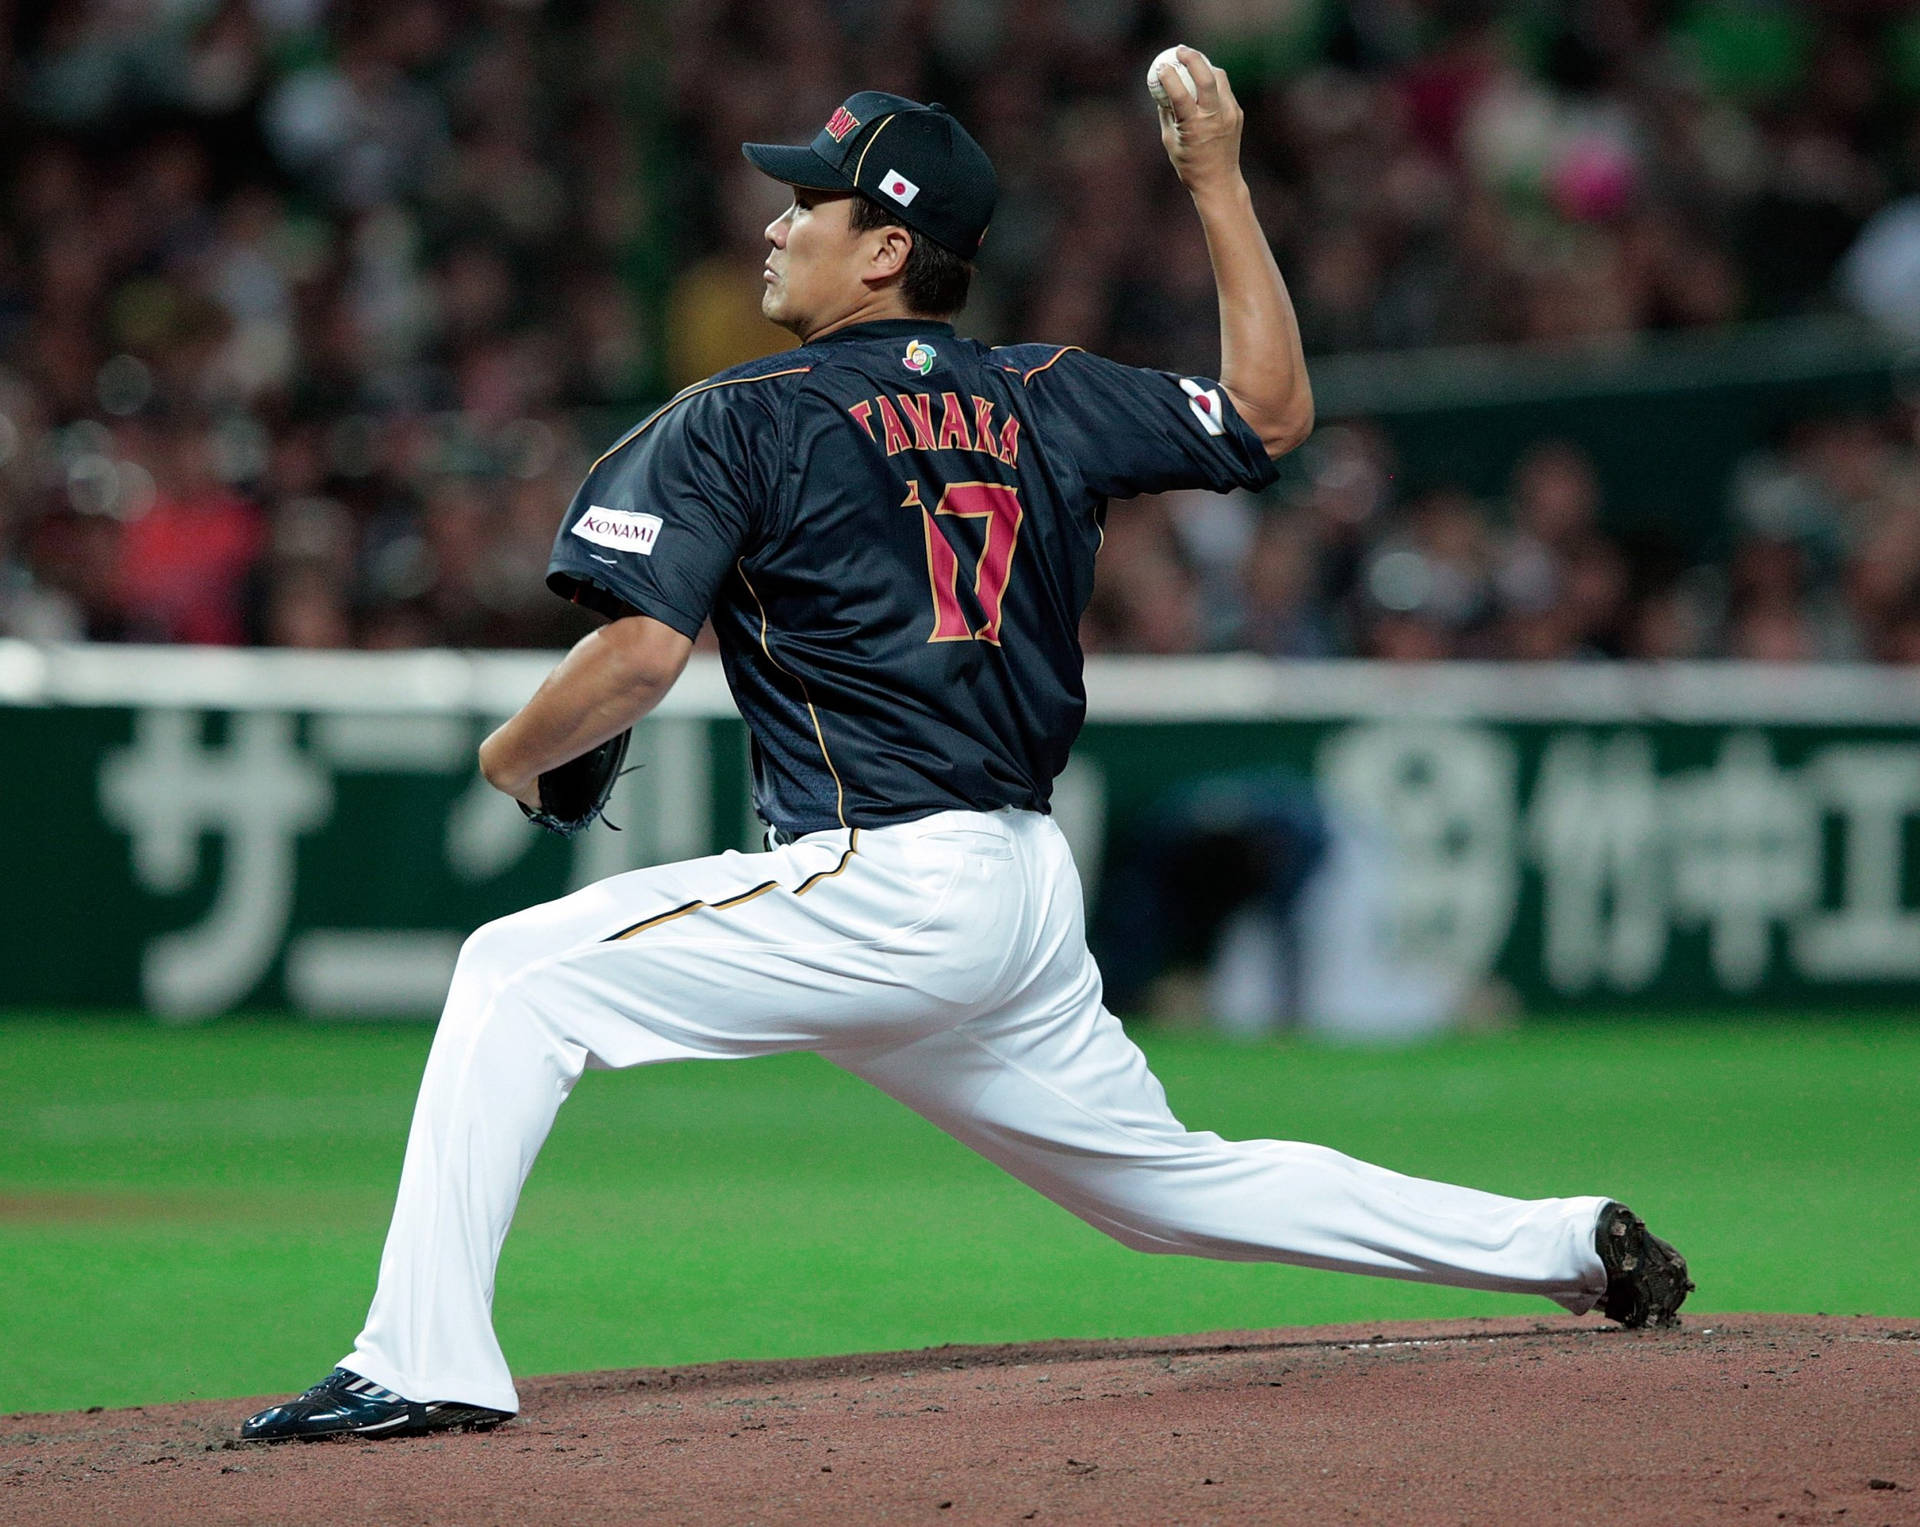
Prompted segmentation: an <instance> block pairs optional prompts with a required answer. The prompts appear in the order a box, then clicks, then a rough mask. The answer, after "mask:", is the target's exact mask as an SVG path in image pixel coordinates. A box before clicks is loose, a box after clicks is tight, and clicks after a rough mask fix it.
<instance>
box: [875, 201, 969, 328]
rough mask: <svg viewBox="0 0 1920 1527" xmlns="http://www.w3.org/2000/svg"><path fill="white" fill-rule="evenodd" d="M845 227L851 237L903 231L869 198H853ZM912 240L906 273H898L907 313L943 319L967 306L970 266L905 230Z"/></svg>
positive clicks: (892, 218)
mask: <svg viewBox="0 0 1920 1527" xmlns="http://www.w3.org/2000/svg"><path fill="white" fill-rule="evenodd" d="M847 226H848V227H849V228H851V229H852V230H853V231H854V232H855V233H867V232H870V231H872V230H873V229H875V228H907V225H906V224H905V223H903V222H901V221H900V219H899V218H898V217H896V216H894V214H893V213H891V212H889V211H888V210H887V209H886V208H885V207H884V206H882V205H881V204H880V203H879V202H877V201H875V200H874V199H873V198H872V197H871V196H855V197H854V198H853V207H852V209H851V210H850V211H849V212H848V213H847ZM907 233H908V234H909V235H910V236H911V237H912V239H913V253H912V254H910V255H908V256H907V265H906V269H905V270H903V271H902V272H901V273H900V295H901V296H902V297H904V298H905V299H906V303H907V308H908V310H909V311H911V312H914V313H917V314H919V315H921V316H922V317H925V318H944V317H946V316H947V314H949V313H957V312H959V311H960V309H962V308H963V307H965V306H966V305H967V292H968V290H969V289H970V288H971V287H972V285H973V266H972V264H971V263H970V262H968V261H966V260H963V259H961V258H960V256H958V255H957V254H955V253H954V252H953V251H952V250H951V249H948V248H946V247H944V246H943V245H940V244H936V243H934V241H933V240H932V239H930V238H928V237H927V236H926V235H925V234H922V233H916V232H914V230H913V229H911V228H907Z"/></svg>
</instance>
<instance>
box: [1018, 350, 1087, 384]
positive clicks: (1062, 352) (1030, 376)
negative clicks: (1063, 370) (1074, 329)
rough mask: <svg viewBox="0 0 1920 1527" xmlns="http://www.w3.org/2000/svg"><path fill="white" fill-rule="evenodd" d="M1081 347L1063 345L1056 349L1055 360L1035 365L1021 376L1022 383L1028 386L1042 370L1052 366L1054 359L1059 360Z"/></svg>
mask: <svg viewBox="0 0 1920 1527" xmlns="http://www.w3.org/2000/svg"><path fill="white" fill-rule="evenodd" d="M1079 348H1080V347H1079V346H1078V345H1062V346H1061V347H1060V348H1059V349H1058V350H1056V351H1054V353H1053V360H1050V361H1043V362H1042V363H1041V364H1040V365H1038V366H1035V367H1034V368H1033V370H1031V371H1029V372H1027V373H1026V374H1025V375H1024V376H1022V377H1021V378H1020V385H1021V386H1022V387H1024V386H1026V385H1027V383H1029V382H1031V381H1032V380H1033V379H1034V378H1035V377H1037V376H1038V375H1039V374H1040V373H1041V372H1043V371H1045V370H1046V369H1047V367H1048V366H1051V365H1052V364H1053V361H1057V360H1059V359H1060V357H1061V356H1063V355H1066V354H1069V353H1070V352H1072V351H1074V350H1078V349H1079Z"/></svg>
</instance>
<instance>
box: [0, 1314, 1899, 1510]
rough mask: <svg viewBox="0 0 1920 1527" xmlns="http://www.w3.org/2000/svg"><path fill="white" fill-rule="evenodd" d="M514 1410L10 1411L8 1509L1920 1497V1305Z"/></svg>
mask: <svg viewBox="0 0 1920 1527" xmlns="http://www.w3.org/2000/svg"><path fill="white" fill-rule="evenodd" d="M521 1398H522V1403H523V1405H524V1407H525V1408H524V1410H523V1411H522V1413H521V1416H520V1417H519V1418H518V1419H517V1420H515V1421H514V1422H512V1423H510V1424H509V1425H507V1426H503V1427H501V1428H500V1429H499V1430H497V1431H494V1432H491V1433H487V1434H481V1435H474V1436H439V1437H429V1438H422V1439H418V1440H414V1441H399V1442H383V1443H362V1442H352V1441H342V1442H327V1443H314V1444H306V1445H298V1444H295V1445H282V1446H278V1447H260V1446H243V1445H240V1444H237V1443H234V1442H232V1441H231V1440H230V1439H231V1437H232V1435H233V1427H234V1425H235V1423H236V1422H237V1421H238V1420H239V1419H240V1417H242V1416H243V1415H245V1414H247V1412H248V1411H249V1410H251V1409H253V1408H254V1405H253V1404H252V1403H251V1402H247V1401H233V1402H222V1403H201V1404H193V1405H175V1406H152V1407H147V1408H144V1409H137V1410H118V1411H102V1412H98V1413H91V1414H63V1415H22V1416H11V1417H7V1418H4V1419H0V1522H5V1523H14V1522H21V1523H25V1522H35V1523H42V1522H59V1523H70V1522H89V1523H90V1522H114V1523H144V1522H188V1521H191V1522H193V1523H195V1524H214V1523H242V1522H244V1523H256V1522H272V1523H285V1524H294V1523H307V1522H313V1523H327V1524H329V1527H336V1524H338V1523H340V1522H343V1521H352V1522H367V1523H381V1524H387V1523H421V1524H435V1527H438V1524H458V1527H478V1524H482V1523H500V1524H519V1523H535V1522H541V1523H544V1522H556V1523H557V1522H565V1523H600V1522H608V1523H612V1522H620V1523H630V1522H645V1523H648V1524H655V1523H660V1524H666V1523H701V1524H707V1523H728V1524H733V1523H754V1522H767V1523H773V1522H800V1523H811V1522H826V1523H833V1524H835V1527H852V1524H856V1523H886V1524H892V1523H911V1522H929V1523H954V1522H1010V1523H1017V1522H1026V1521H1033V1522H1040V1523H1046V1522H1087V1523H1103V1524H1123V1523H1141V1524H1147V1523H1152V1524H1156V1527H1157V1524H1161V1523H1189V1522H1190V1523H1201V1522H1219V1523H1234V1522H1260V1523H1270V1522H1279V1521H1284V1522H1288V1523H1295V1522H1343V1523H1344V1522H1355V1521H1364V1522H1516V1523H1541V1522H1554V1523H1563V1522H1567V1523H1572V1522H1596V1523H1617V1522H1620V1521H1646V1522H1652V1521H1658V1522H1661V1523H1680V1522H1725V1521H1753V1522H1776V1521H1785V1522H1839V1523H1844V1524H1846V1527H1861V1524H1867V1527H1874V1524H1880V1523H1896V1522H1920V1322H1901V1321H1892V1320H1878V1319H1854V1320H1839V1319H1828V1318H1825V1317H1813V1316H1780V1315H1728V1316H1694V1317H1692V1318H1690V1319H1689V1321H1688V1323H1687V1325H1686V1326H1685V1327H1684V1328H1683V1329H1681V1330H1678V1331H1662V1332H1634V1331H1621V1330H1618V1329H1616V1328H1613V1327H1603V1326H1601V1325H1599V1324H1597V1323H1596V1322H1595V1321H1593V1320H1591V1319H1589V1320H1585V1321H1576V1320H1572V1319H1556V1320H1545V1321H1537V1322H1536V1321H1523V1320H1504V1321H1445V1322H1439V1323H1433V1324H1425V1325H1411V1326H1408V1325H1402V1326H1346V1327H1322V1328H1316V1329H1312V1330H1300V1331H1253V1332H1232V1333H1226V1334H1221V1335H1212V1336H1197V1337H1174V1338H1168V1339H1164V1340H1143V1341H1115V1342H1049V1343H1044V1344H1040V1345H1036V1346H1018V1347H939V1348H933V1349H930V1350H927V1351H923V1352H911V1353H886V1354H881V1355H878V1356H868V1357H845V1358H812V1359H803V1360H799V1361H794V1362H781V1363H715V1364H711V1365H708V1366H705V1367H698V1368H678V1369H664V1368H653V1369H637V1370H634V1371H631V1372H608V1373H592V1374H574V1375H566V1376H562V1377H556V1378H544V1379H533V1380H530V1381H528V1382H525V1383H523V1384H522V1385H521Z"/></svg>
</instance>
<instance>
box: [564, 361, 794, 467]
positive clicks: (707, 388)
mask: <svg viewBox="0 0 1920 1527" xmlns="http://www.w3.org/2000/svg"><path fill="white" fill-rule="evenodd" d="M811 370H813V367H811V366H789V367H787V369H786V370H784V371H769V372H767V374H766V375H765V376H732V377H728V378H727V379H726V380H725V381H724V382H696V383H694V385H693V386H691V387H688V388H685V389H684V390H682V391H680V392H676V393H675V394H674V395H673V396H672V397H670V398H668V399H667V401H666V402H664V403H662V404H661V405H660V406H659V407H658V408H656V409H655V410H654V411H653V412H652V413H650V414H648V415H647V416H646V418H644V419H642V420H641V421H640V422H639V423H638V424H636V425H634V427H633V428H632V429H630V430H628V431H627V432H626V434H624V435H622V436H621V437H620V438H619V439H618V440H616V441H615V442H614V443H613V445H612V447H611V448H610V449H609V450H607V451H606V452H605V453H604V454H603V455H601V456H599V457H596V458H595V460H594V463H593V466H590V467H588V468H587V471H588V473H589V474H591V473H592V472H593V471H594V470H595V469H596V468H598V467H599V465H600V463H601V462H603V461H605V460H606V459H607V457H609V456H617V455H619V454H620V452H622V451H624V450H625V449H626V448H627V447H628V446H630V445H632V444H633V442H634V441H636V440H638V439H639V438H640V437H641V436H642V435H644V434H645V433H646V432H647V431H648V429H650V428H651V427H652V425H653V421H654V420H656V419H658V418H659V417H660V416H661V415H662V414H664V413H665V412H666V411H667V410H668V409H669V408H672V407H673V406H674V404H676V403H684V402H685V401H686V400H687V399H688V398H691V397H694V396H696V395H697V394H699V393H703V392H711V391H713V389H714V388H716V387H735V386H738V385H739V384H740V383H742V382H771V381H772V380H773V379H774V378H775V377H777V376H798V375H800V374H801V373H803V372H807V371H811Z"/></svg>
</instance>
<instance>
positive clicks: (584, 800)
mask: <svg viewBox="0 0 1920 1527" xmlns="http://www.w3.org/2000/svg"><path fill="white" fill-rule="evenodd" d="M632 740H633V728H632V727H628V728H627V730H626V731H624V732H622V733H620V735H619V736H617V737H609V738H608V739H607V740H606V741H605V742H603V743H601V744H600V746H599V747H597V748H589V749H587V751H586V752H584V753H582V754H581V755H580V756H579V757H578V758H574V759H570V760H568V761H567V762H566V763H563V764H559V765H556V766H555V767H554V768H551V769H549V770H547V772H546V773H544V774H542V775H541V776H540V809H539V810H538V811H535V810H534V809H533V807H531V806H529V805H528V804H527V803H526V802H525V801H521V802H520V803H519V804H520V810H521V812H522V813H523V814H524V815H525V816H526V819H527V820H528V821H529V822H532V823H534V824H535V825H536V826H539V827H544V828H546V830H547V831H548V832H555V833H558V834H559V835H560V836H561V837H563V838H571V837H572V836H573V835H574V834H575V833H580V832H585V831H586V830H587V829H588V828H589V827H591V826H592V825H593V820H594V818H595V817H597V816H599V815H600V813H601V812H602V811H604V810H606V806H607V797H608V796H610V795H612V794H613V786H614V781H616V780H617V779H619V778H620V776H621V775H622V774H623V773H625V772H626V771H625V770H624V769H622V768H621V765H622V764H624V763H625V762H626V761H627V744H628V743H629V742H631V741H632ZM607 826H609V827H613V830H614V831H615V832H618V831H619V830H620V829H619V828H618V827H614V824H613V823H612V822H608V823H607Z"/></svg>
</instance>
